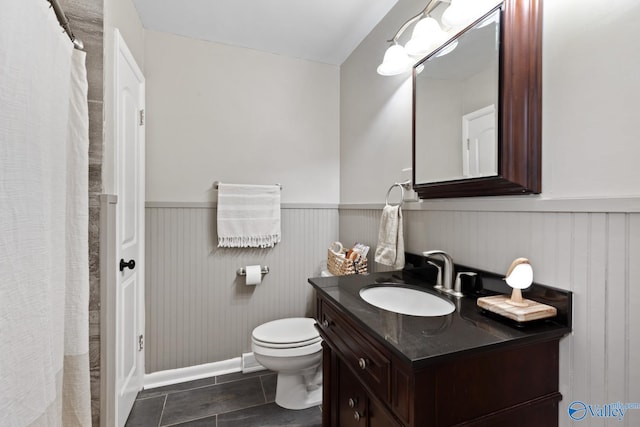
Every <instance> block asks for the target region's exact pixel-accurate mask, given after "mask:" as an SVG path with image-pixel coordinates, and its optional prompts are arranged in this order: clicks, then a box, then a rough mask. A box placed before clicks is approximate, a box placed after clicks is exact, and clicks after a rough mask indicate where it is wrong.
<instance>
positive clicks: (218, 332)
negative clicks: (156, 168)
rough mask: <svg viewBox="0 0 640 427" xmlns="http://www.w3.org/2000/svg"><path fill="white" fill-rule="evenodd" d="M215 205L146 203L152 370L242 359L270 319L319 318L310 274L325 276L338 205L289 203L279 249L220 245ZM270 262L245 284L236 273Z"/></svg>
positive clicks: (149, 363) (147, 306)
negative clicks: (256, 332)
mask: <svg viewBox="0 0 640 427" xmlns="http://www.w3.org/2000/svg"><path fill="white" fill-rule="evenodd" d="M216 213H217V212H216V209H215V205H212V204H206V203H204V204H199V203H158V202H148V203H147V207H146V265H145V268H146V284H145V292H146V295H145V300H146V303H145V309H146V339H145V342H146V345H145V352H146V354H145V357H146V372H147V373H153V372H158V371H164V370H171V369H180V368H185V367H191V366H196V365H204V364H210V363H214V362H220V361H225V360H230V359H234V358H238V357H240V356H241V355H242V353H246V352H249V351H251V331H252V330H253V328H255V327H256V326H258V325H260V324H261V323H264V322H266V321H269V320H274V319H277V318H283V317H295V316H311V315H313V314H314V313H313V307H314V305H313V291H312V288H311V286H310V285H309V284H308V283H307V278H308V277H312V276H319V275H320V271H321V268H322V266H323V263H324V262H325V261H326V256H327V248H328V247H329V245H330V244H331V242H333V241H335V240H337V234H338V206H337V205H333V206H332V205H321V204H318V205H312V204H310V205H294V204H289V205H285V204H283V207H282V211H281V213H282V241H281V242H280V243H278V244H277V245H276V246H275V247H274V248H266V249H254V248H250V249H249V248H247V249H229V248H217V241H216V232H215V228H216ZM254 264H261V265H266V266H268V267H269V269H270V272H269V274H266V275H263V279H262V283H261V284H259V285H257V286H246V285H245V281H244V277H238V276H236V270H238V269H239V268H240V267H244V266H246V265H254Z"/></svg>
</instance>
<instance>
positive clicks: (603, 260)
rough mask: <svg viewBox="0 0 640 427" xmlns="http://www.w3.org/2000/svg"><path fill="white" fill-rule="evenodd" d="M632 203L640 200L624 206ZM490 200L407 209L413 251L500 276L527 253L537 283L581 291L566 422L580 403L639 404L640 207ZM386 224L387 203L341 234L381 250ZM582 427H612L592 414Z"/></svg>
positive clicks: (360, 212) (634, 417)
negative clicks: (381, 226) (443, 255)
mask: <svg viewBox="0 0 640 427" xmlns="http://www.w3.org/2000/svg"><path fill="white" fill-rule="evenodd" d="M627 203H634V202H633V201H631V202H629V201H624V202H622V203H621V204H622V205H625V204H627ZM517 204H518V203H517V202H516V205H517ZM490 205H491V203H490V202H489V203H481V205H477V206H476V207H475V208H472V207H469V208H468V209H465V208H463V207H460V206H458V207H455V209H452V210H449V209H447V208H444V209H438V208H437V207H433V208H432V209H433V210H431V209H430V210H410V209H411V206H410V204H407V205H405V206H406V207H407V209H405V211H404V226H405V228H404V229H405V241H406V246H407V250H408V251H409V252H414V253H420V252H422V251H425V250H429V249H443V250H445V251H447V252H448V253H450V254H452V255H453V258H454V262H456V263H461V264H465V265H468V266H472V267H478V268H481V269H485V270H489V271H493V272H497V273H502V272H505V273H506V271H507V269H508V267H509V264H510V262H511V261H512V260H513V259H515V258H517V257H520V256H525V257H527V258H529V259H530V260H531V263H532V265H533V269H534V280H535V281H536V282H538V283H542V284H546V285H550V286H555V287H559V288H562V289H569V290H571V291H573V292H574V311H573V333H572V334H571V335H569V336H567V337H565V338H563V339H562V341H561V343H560V392H561V393H562V395H563V400H562V402H561V403H560V413H559V420H560V425H561V426H568V425H572V422H571V420H570V419H569V418H568V416H567V406H568V405H569V404H570V403H571V402H572V401H575V400H580V401H583V402H585V403H592V404H605V403H612V402H618V401H620V402H622V403H627V402H634V403H635V402H638V399H639V396H640V364H638V355H639V354H640V288H638V286H637V284H638V283H640V264H639V263H638V262H637V260H638V259H640V213H639V212H638V209H635V210H636V212H634V213H625V212H619V211H615V212H607V211H606V209H594V208H593V207H588V209H585V210H583V211H571V210H567V209H565V206H560V204H554V203H549V204H547V205H546V206H543V207H536V206H535V204H534V205H532V206H521V207H515V208H512V209H511V210H505V209H504V207H503V206H500V207H499V209H501V210H496V209H495V208H493V209H492V208H491V207H490ZM636 207H637V203H636ZM619 210H621V211H624V210H632V209H626V208H625V207H624V206H623V207H622V208H621V209H619ZM592 211H594V212H592ZM379 220H380V210H379V209H341V210H340V238H341V239H342V241H347V242H348V241H354V240H359V241H364V243H368V244H371V245H372V246H375V244H376V241H377V231H378V228H377V227H378V223H379ZM609 422H611V423H615V425H621V426H636V425H640V410H635V411H629V413H628V414H627V415H626V416H625V418H624V422H622V423H619V422H618V421H612V420H610V421H609ZM582 424H583V425H585V426H589V425H602V423H598V422H597V420H596V419H591V418H587V419H585V420H584V421H582ZM607 425H609V424H607ZM611 425H613V424H611Z"/></svg>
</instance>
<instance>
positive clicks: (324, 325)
mask: <svg viewBox="0 0 640 427" xmlns="http://www.w3.org/2000/svg"><path fill="white" fill-rule="evenodd" d="M322 327H323V328H328V327H329V321H328V320H327V319H324V320H323V321H322Z"/></svg>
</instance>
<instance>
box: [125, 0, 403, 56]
mask: <svg viewBox="0 0 640 427" xmlns="http://www.w3.org/2000/svg"><path fill="white" fill-rule="evenodd" d="M397 1H398V0H376V1H371V0H348V1H347V0H133V3H134V4H135V6H136V9H137V10H138V14H139V15H140V19H141V21H142V24H143V25H144V27H145V28H147V29H150V30H154V31H161V32H168V33H173V34H178V35H181V36H186V37H191V38H196V39H201V40H208V41H213V42H217V43H224V44H228V45H232V46H240V47H246V48H250V49H256V50H260V51H264V52H270V53H274V54H279V55H285V56H289V57H294V58H302V59H308V60H311V61H317V62H323V63H327V64H336V65H340V64H342V62H344V60H345V59H347V57H348V56H349V55H350V54H351V52H353V50H354V49H355V48H356V47H357V46H358V45H359V44H360V42H361V41H362V40H363V39H364V38H365V37H366V35H367V34H369V32H371V30H372V29H373V28H374V27H375V26H376V25H377V24H378V23H379V22H380V20H382V18H383V17H384V16H385V15H386V14H387V12H388V11H389V10H390V9H391V8H392V7H393V6H394V5H395V4H396V3H397Z"/></svg>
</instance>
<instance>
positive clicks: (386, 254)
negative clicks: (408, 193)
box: [374, 205, 404, 270]
mask: <svg viewBox="0 0 640 427" xmlns="http://www.w3.org/2000/svg"><path fill="white" fill-rule="evenodd" d="M374 259H375V261H376V262H377V263H380V264H384V265H390V266H392V267H393V268H395V269H398V270H399V269H402V268H404V236H403V230H402V209H401V208H400V206H390V205H386V206H385V207H384V209H382V217H381V218H380V229H379V231H378V247H377V248H376V254H375V258H374Z"/></svg>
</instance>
